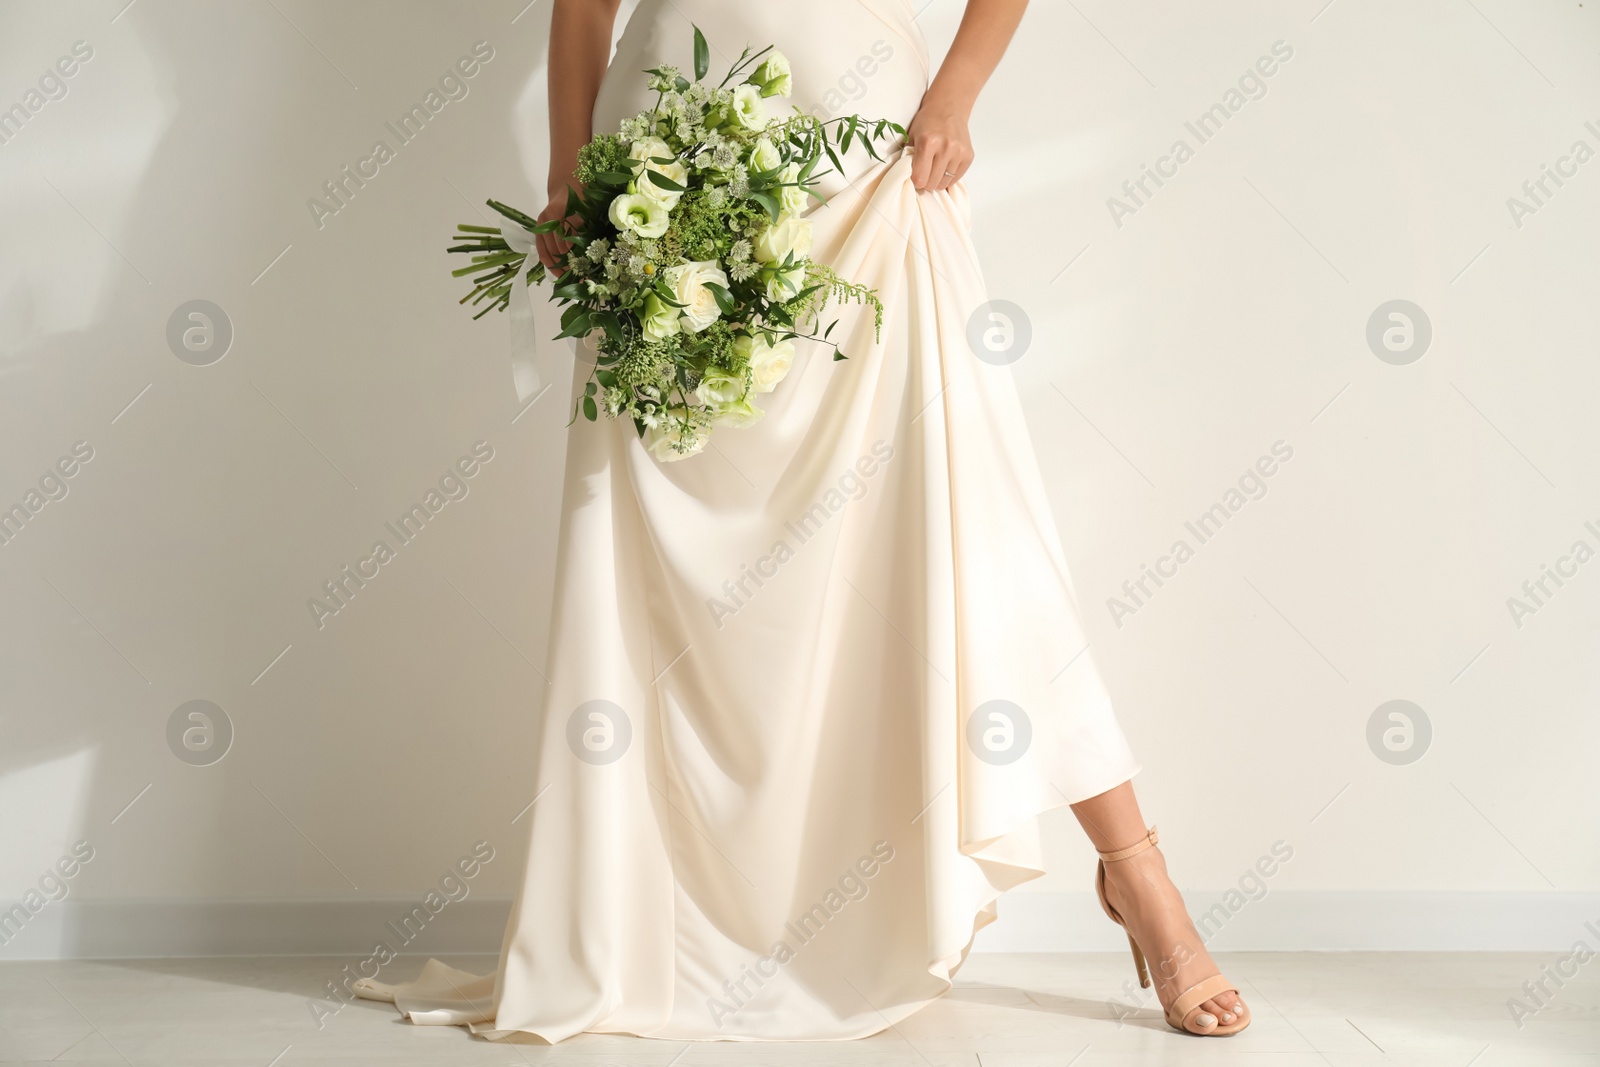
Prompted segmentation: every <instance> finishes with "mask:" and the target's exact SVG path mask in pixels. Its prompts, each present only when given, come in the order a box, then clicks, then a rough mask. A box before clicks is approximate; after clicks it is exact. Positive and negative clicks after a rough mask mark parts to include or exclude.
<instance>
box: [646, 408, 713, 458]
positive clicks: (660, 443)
mask: <svg viewBox="0 0 1600 1067" xmlns="http://www.w3.org/2000/svg"><path fill="white" fill-rule="evenodd" d="M686 418H687V413H686V412H685V411H684V410H683V409H682V408H675V409H673V411H671V412H670V413H669V414H668V415H667V417H666V418H664V419H662V420H661V421H660V422H658V423H657V424H656V425H654V426H651V427H650V428H648V429H647V430H646V431H645V435H644V446H645V448H646V449H648V450H649V452H650V454H651V455H652V456H654V457H655V458H656V459H657V460H658V461H660V462H662V463H671V462H673V461H675V460H680V459H688V458H689V457H690V456H692V455H694V454H695V453H696V452H698V451H700V450H701V449H702V448H704V447H705V446H706V437H705V434H703V433H699V432H697V431H696V430H695V428H694V427H693V426H692V425H686Z"/></svg>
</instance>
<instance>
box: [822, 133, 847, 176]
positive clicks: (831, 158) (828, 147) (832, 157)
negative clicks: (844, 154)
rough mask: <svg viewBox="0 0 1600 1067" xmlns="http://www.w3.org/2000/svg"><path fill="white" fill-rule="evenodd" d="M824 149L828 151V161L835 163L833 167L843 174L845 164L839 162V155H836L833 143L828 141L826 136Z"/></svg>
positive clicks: (823, 141) (823, 142)
mask: <svg viewBox="0 0 1600 1067" xmlns="http://www.w3.org/2000/svg"><path fill="white" fill-rule="evenodd" d="M822 150H823V151H824V152H826V153H828V161H829V162H830V163H832V164H833V169H834V170H836V171H838V172H839V173H840V174H841V175H842V174H843V173H844V165H843V164H842V163H840V162H839V157H838V156H836V155H834V152H833V145H831V144H829V143H828V139H827V138H826V137H824V138H823V139H822Z"/></svg>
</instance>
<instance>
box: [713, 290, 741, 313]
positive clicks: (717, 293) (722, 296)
mask: <svg viewBox="0 0 1600 1067" xmlns="http://www.w3.org/2000/svg"><path fill="white" fill-rule="evenodd" d="M706 288H707V289H710V290H711V295H712V296H714V297H716V298H717V307H718V308H719V309H720V310H721V311H722V313H723V314H724V315H732V314H733V312H734V309H735V308H737V307H738V304H737V303H736V302H735V301H734V299H733V294H732V293H730V292H728V290H727V289H725V288H724V287H722V286H720V285H718V284H717V283H716V282H707V283H706Z"/></svg>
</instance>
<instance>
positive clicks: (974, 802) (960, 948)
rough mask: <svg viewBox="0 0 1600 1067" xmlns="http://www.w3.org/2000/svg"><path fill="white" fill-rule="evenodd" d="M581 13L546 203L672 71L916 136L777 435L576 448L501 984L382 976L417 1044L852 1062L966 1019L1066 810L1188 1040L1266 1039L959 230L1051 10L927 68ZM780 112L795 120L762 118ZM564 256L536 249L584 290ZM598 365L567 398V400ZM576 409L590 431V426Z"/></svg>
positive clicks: (878, 36) (663, 11)
mask: <svg viewBox="0 0 1600 1067" xmlns="http://www.w3.org/2000/svg"><path fill="white" fill-rule="evenodd" d="M618 2H619V0H554V10H553V16H552V24H551V38H550V42H551V43H550V64H549V74H550V137H551V169H550V186H549V192H550V206H549V207H547V208H546V209H545V211H544V213H543V214H542V215H541V220H547V219H557V218H560V217H561V216H562V215H563V213H564V210H565V203H566V186H567V185H568V184H571V183H574V182H575V179H574V178H573V177H572V175H573V171H574V166H575V162H576V157H577V151H578V148H579V147H580V146H581V145H583V144H584V143H586V142H587V141H588V140H589V139H590V138H591V137H592V136H593V135H595V134H596V133H600V132H613V131H615V130H616V129H617V126H618V123H619V122H620V121H621V120H622V119H624V118H626V117H629V116H632V115H634V114H635V113H637V112H639V111H641V110H644V109H646V108H648V107H649V106H650V105H651V104H652V103H653V100H652V96H653V94H651V93H649V92H648V91H647V89H646V85H645V83H646V75H644V74H643V73H641V72H642V71H643V70H644V69H645V68H648V67H655V66H658V65H661V64H672V65H675V66H677V67H678V68H679V69H680V70H692V69H693V63H692V57H691V54H690V53H691V41H692V34H693V26H694V25H698V26H699V27H700V29H701V30H702V31H703V32H704V34H705V37H706V38H707V40H708V42H709V45H710V49H711V61H712V69H713V71H716V70H718V69H726V68H727V67H728V66H729V65H730V64H731V63H732V62H733V60H734V59H735V58H736V57H738V56H739V54H740V52H741V51H742V50H743V49H744V48H745V46H746V45H749V46H750V47H751V48H752V49H759V48H761V47H764V46H766V45H768V44H771V45H773V46H775V47H776V48H777V49H778V50H780V51H781V52H783V53H784V54H786V55H787V56H788V58H789V60H790V63H791V67H792V71H793V75H792V90H793V91H792V95H791V97H790V101H791V104H792V106H793V107H794V108H796V109H798V110H802V111H805V112H809V113H815V114H818V115H820V116H821V117H823V118H829V117H832V116H833V115H834V114H837V113H840V112H842V111H844V110H848V111H850V112H857V113H860V114H862V115H864V116H866V117H869V118H890V119H893V120H895V121H896V122H899V123H900V124H901V125H903V126H905V127H906V129H907V135H906V138H905V139H904V143H903V144H899V143H897V144H895V145H893V146H891V148H890V150H889V151H888V152H887V153H886V154H885V155H884V159H883V160H882V161H881V162H877V161H874V160H872V159H870V158H869V157H868V156H867V155H866V154H865V153H864V152H863V151H862V150H861V149H860V148H859V147H857V148H854V149H852V151H851V153H849V154H848V155H847V156H846V157H845V159H844V160H843V162H844V164H845V167H844V170H845V173H844V174H842V175H841V174H837V173H832V174H829V175H828V176H827V177H826V178H825V179H824V180H823V183H822V185H821V186H820V187H819V190H818V191H819V192H821V193H822V194H823V196H824V197H825V200H824V201H822V202H816V203H815V204H814V206H812V207H811V208H810V209H809V210H808V211H807V217H808V218H809V219H810V220H811V222H812V224H813V232H814V244H813V248H812V256H813V258H814V259H816V260H817V261H819V262H824V263H828V264H829V265H831V266H832V267H834V268H835V269H836V270H838V271H839V273H840V274H842V275H844V276H845V277H847V278H849V279H851V280H852V281H855V282H860V283H863V284H865V285H868V286H871V287H873V288H875V289H876V290H877V292H878V295H879V298H880V299H881V301H882V303H883V305H884V308H885V314H884V321H883V327H882V333H881V335H880V337H879V338H877V339H875V338H874V331H873V323H872V315H871V313H870V311H868V312H867V313H865V314H862V313H861V309H860V308H858V307H857V306H854V305H849V306H846V307H844V308H842V309H839V311H840V314H841V321H840V323H839V330H838V331H837V333H836V336H835V337H834V338H833V339H834V340H835V341H838V342H841V346H842V347H843V348H844V349H845V351H846V352H847V353H848V354H849V356H850V358H849V359H848V360H846V361H843V362H834V361H833V360H832V359H831V358H829V357H830V355H831V349H827V348H824V347H822V346H820V345H811V346H805V345H802V346H801V347H800V348H799V349H798V350H797V352H796V354H795V357H794V364H793V368H792V370H791V372H790V374H789V376H788V377H787V378H786V379H785V380H784V381H783V383H782V384H781V385H780V386H779V387H778V388H777V389H776V390H775V391H773V392H771V393H768V394H765V395H764V400H765V401H766V414H765V416H764V418H762V419H761V421H760V422H758V423H756V424H755V425H753V426H751V427H749V428H746V429H740V430H738V431H736V432H730V433H726V434H718V435H716V437H715V440H714V441H713V442H712V443H711V444H710V446H709V447H707V448H706V449H705V451H703V452H702V453H700V454H698V455H695V456H693V457H690V458H687V459H685V460H682V461H679V462H670V463H668V462H662V461H661V460H660V459H658V458H657V456H656V455H655V454H654V453H653V452H652V450H651V449H650V448H649V447H648V445H649V441H648V439H645V440H641V439H640V438H639V437H638V435H637V434H636V433H635V431H634V428H633V426H632V425H631V424H630V423H629V421H628V420H626V419H615V420H601V421H600V422H598V423H590V422H587V421H586V420H583V419H578V420H576V421H575V422H574V423H573V426H572V429H571V431H570V435H569V438H568V446H567V460H566V475H565V479H566V480H565V488H564V491H563V499H562V505H561V534H560V543H559V549H558V577H557V586H556V594H555V601H554V606H553V613H554V615H553V619H552V626H551V638H550V648H549V664H550V674H549V686H548V688H547V689H546V691H545V693H544V694H543V711H542V715H543V719H542V725H541V729H540V735H541V744H540V747H539V750H538V752H537V753H536V754H534V757H533V765H534V769H535V778H536V781H535V784H534V789H535V790H536V791H537V798H538V799H537V800H536V801H535V803H534V804H533V806H532V808H531V809H530V810H529V812H528V822H529V823H530V824H531V826H530V832H531V843H530V848H529V853H528V862H527V869H526V872H525V876H524V879H523V884H522V887H521V890H520V892H519V894H518V896H517V897H516V899H515V902H514V907H513V910H512V913H511V919H510V922H509V924H508V926H507V929H506V934H505V940H504V943H503V945H502V948H501V953H500V961H499V966H498V968H497V971H496V973H495V974H492V975H485V976H475V975H471V974H467V973H464V972H462V971H458V970H455V969H453V968H450V967H447V966H444V965H443V964H441V963H439V962H438V961H436V960H431V961H429V963H428V965H427V966H426V967H425V968H424V970H423V972H422V974H421V976H420V977H419V978H418V979H417V980H415V981H413V982H407V983H401V984H398V985H389V984H385V983H380V982H376V981H370V980H363V981H361V982H359V983H357V991H358V992H359V993H360V994H361V995H363V996H367V997H370V998H374V999H384V1000H393V1001H394V1002H395V1003H396V1005H397V1007H398V1008H399V1009H400V1011H401V1012H402V1013H404V1014H405V1015H406V1016H407V1017H408V1018H410V1019H411V1020H412V1021H414V1022H418V1023H447V1024H459V1025H465V1026H468V1027H469V1028H470V1029H471V1030H472V1031H473V1032H474V1033H478V1034H482V1035H484V1036H487V1037H491V1038H497V1037H498V1038H503V1037H508V1036H511V1035H513V1034H515V1033H518V1032H525V1033H530V1034H535V1035H538V1036H539V1037H542V1038H544V1039H546V1040H549V1041H560V1040H562V1039H564V1038H567V1037H570V1036H572V1035H574V1034H578V1033H583V1032H599V1033H624V1034H635V1035H639V1036H643V1037H655V1038H670V1039H675V1040H714V1039H732V1040H806V1039H845V1038H856V1037H863V1036H866V1035H869V1034H874V1033H877V1032H878V1031H880V1030H882V1029H884V1028H886V1027H888V1026H891V1025H893V1024H894V1023H896V1022H898V1021H899V1020H900V1019H902V1018H904V1017H906V1016H907V1015H910V1014H911V1013H912V1012H915V1011H916V1010H918V1009H919V1008H921V1007H923V1006H924V1005H926V1004H927V1003H929V1002H930V1001H932V1000H933V999H935V998H937V997H938V996H940V995H941V994H942V993H944V992H945V991H947V990H948V989H949V988H950V987H951V984H952V978H953V976H954V974H955V972H956V971H957V969H958V968H959V967H960V966H961V964H962V962H963V961H964V960H965V958H966V955H967V952H968V951H969V949H970V948H971V946H972V940H973V937H974V935H975V934H976V932H977V931H978V930H979V929H981V928H982V927H983V926H985V925H986V924H988V923H990V922H992V921H993V920H994V918H995V915H996V910H995V906H996V901H997V899H998V898H999V897H1000V896H1001V894H1003V893H1004V892H1005V891H1006V890H1008V889H1010V888H1012V887H1014V886H1016V885H1018V884H1020V883H1022V882H1025V881H1027V880H1029V879H1031V878H1035V877H1037V876H1039V875H1040V874H1042V873H1043V866H1042V861H1041V855H1040V852H1041V850H1040V845H1039V840H1038V830H1037V820H1038V817H1039V815H1040V814H1042V813H1043V812H1045V811H1048V810H1051V809H1054V808H1059V807H1062V806H1064V805H1071V807H1072V810H1073V812H1074V814H1076V816H1077V818H1078V821H1079V822H1080V824H1081V825H1082V827H1083V829H1084V832H1085V833H1086V834H1087V835H1088V837H1089V839H1090V840H1091V841H1092V842H1093V843H1094V846H1095V848H1096V849H1097V850H1099V852H1100V854H1101V860H1102V862H1101V864H1100V866H1099V868H1098V871H1097V877H1096V888H1097V890H1098V893H1099V896H1100V900H1101V903H1102V904H1103V906H1104V908H1105V911H1106V913H1107V914H1108V915H1109V916H1110V917H1111V918H1112V919H1113V920H1114V921H1116V922H1118V923H1120V924H1122V925H1124V926H1125V927H1126V928H1127V933H1128V939H1129V944H1130V947H1131V948H1132V954H1133V957H1134V963H1135V966H1136V969H1137V971H1138V974H1139V977H1140V979H1141V984H1145V985H1149V984H1151V983H1152V982H1153V984H1154V987H1155V991H1156V994H1157V996H1158V997H1159V998H1160V1001H1161V1004H1162V1007H1163V1008H1164V1009H1165V1014H1166V1017H1167V1021H1168V1022H1169V1023H1170V1024H1171V1025H1172V1026H1174V1027H1176V1028H1178V1029H1180V1030H1183V1031H1186V1032H1188V1033H1193V1034H1205V1035H1221V1034H1231V1033H1235V1032H1237V1031H1239V1030H1241V1029H1243V1028H1244V1027H1245V1026H1246V1025H1247V1024H1248V1023H1249V1021H1250V1014H1249V1010H1248V1008H1247V1007H1246V1006H1245V1005H1244V1003H1243V1002H1242V1001H1241V1000H1240V998H1239V996H1238V993H1237V992H1236V990H1235V989H1234V987H1233V986H1232V985H1231V984H1230V983H1229V982H1228V981H1227V979H1225V978H1223V977H1221V976H1220V975H1219V974H1218V971H1217V968H1216V966H1215V964H1213V963H1212V961H1211V958H1210V956H1209V955H1208V954H1207V953H1206V950H1205V948H1204V946H1203V944H1202V942H1201V939H1200V937H1199V935H1198V934H1197V933H1196V931H1195V928H1194V926H1193V925H1192V924H1191V922H1190V921H1189V918H1188V916H1187V914H1186V912H1185V909H1184V906H1183V901H1182V899H1181V897H1180V896H1179V894H1178V891H1177V889H1176V888H1175V887H1174V886H1173V884H1172V882H1171V881H1170V880H1169V878H1168V877H1167V870H1166V865H1165V862H1164V860H1163V859H1162V856H1161V852H1160V850H1159V849H1158V848H1157V847H1156V840H1157V838H1156V833H1155V831H1154V829H1147V827H1146V825H1145V822H1144V820H1143V817H1142V815H1141V814H1140V811H1139V807H1138V803H1137V802H1136V800H1135V799H1134V793H1133V788H1132V785H1131V784H1130V781H1129V780H1130V779H1131V778H1132V777H1133V775H1134V773H1135V772H1136V771H1137V770H1138V769H1139V768H1138V764H1137V763H1136V762H1135V760H1134V758H1133V755H1132V753H1131V752H1130V751H1129V749H1128V746H1127V743H1126V741H1125V740H1124V738H1123V735H1122V732H1121V730H1120V728H1119V727H1118V725H1117V722H1116V719H1115V716H1114V714H1113V712H1112V708H1111V703H1110V700H1109V698H1108V696H1107V694H1106V692H1105V689H1104V688H1103V686H1102V684H1101V681H1100V678H1099V676H1098V674H1097V673H1096V669H1095V666H1094V663H1093V659H1092V657H1091V656H1090V655H1088V654H1087V653H1086V652H1085V647H1086V644H1087V642H1086V640H1085V637H1084V631H1083V629H1082V627H1081V625H1080V623H1079V620H1078V616H1077V613H1076V607H1075V600H1074V596H1073V592H1072V587H1071V584H1070V580H1069V578H1068V575H1067V571H1066V566H1065V562H1064V557H1063V553H1062V550H1061V547H1060V544H1059V542H1058V539H1057V534H1056V530H1055V525H1054V521H1053V519H1052V517H1051V513H1050V509H1049V505H1048V503H1047V501H1046V497H1045V493H1044V489H1043V485H1042V482H1041V479H1040V475H1039V470H1038V466H1037V461H1036V460H1035V458H1034V455H1033V452H1032V448H1031V445H1030V443H1029V440H1028V436H1027V430H1026V427H1025V424H1024V419H1023V414H1022V409H1021V406H1020V404H1019V401H1018V398H1017V394H1016V390H1015V387H1014V385H1013V383H1012V379H1011V372H1010V370H1009V369H1008V368H1007V367H1005V366H1003V365H1001V364H1002V363H1003V360H997V359H996V358H995V355H994V354H993V353H992V352H990V351H988V350H987V349H986V348H985V347H984V345H983V344H982V343H981V339H982V338H983V337H984V331H985V330H987V329H990V328H991V325H992V323H994V322H996V321H999V320H997V319H995V318H994V317H993V314H994V313H993V311H992V309H991V308H990V307H989V306H988V303H987V302H988V297H987V294H986V292H985V290H984V283H983V278H982V275H981V273H980V270H979V266H978V262H977V257H976V254H975V252H974V249H973V245H972V241H971V238H970V235H969V230H970V209H969V204H968V199H967V193H966V189H965V186H964V185H963V184H962V180H961V179H962V176H963V174H964V173H965V172H966V170H967V168H968V166H969V165H970V164H971V162H972V158H973V152H972V144H971V140H970V138H969V136H968V132H967V120H968V116H969V114H970V113H971V111H972V106H973V102H974V100H975V99H976V97H977V94H978V91H979V89H980V88H981V86H982V85H983V84H984V82H985V81H986V80H987V79H988V77H989V75H990V73H991V72H992V71H993V70H994V68H995V66H996V65H997V64H998V62H999V61H1000V58H1001V55H1002V53H1003V52H1004V51H1005V49H1006V47H1007V45H1008V43H1009V42H1010V39H1011V36H1012V34H1013V33H1014V32H1015V29H1016V27H1017V25H1018V23H1019V21H1020V19H1021V17H1022V13H1023V8H1024V6H1025V4H1026V0H968V3H967V5H966V12H965V16H964V18H963V19H962V22H961V27H960V31H959V32H958V34H957V36H956V38H955V41H954V44H953V45H952V46H951V48H950V51H949V54H948V56H947V58H946V59H945V60H944V62H943V63H942V65H941V66H940V68H939V70H938V71H937V73H936V74H934V72H932V71H930V70H929V66H928V56H927V49H926V45H925V43H924V41H923V39H922V34H921V31H920V30H919V29H918V27H917V25H916V22H915V12H914V10H913V8H912V0H640V3H639V4H638V7H637V8H636V9H635V11H634V12H633V14H632V16H631V18H630V19H629V20H628V23H627V26H626V28H625V30H624V32H623V34H622V37H621V40H620V43H619V44H618V46H617V49H616V54H615V56H614V57H613V56H611V55H610V52H611V41H612V33H613V23H614V19H615V16H616V12H617V7H618ZM777 102H778V101H776V100H774V101H773V103H777ZM565 250H566V245H565V243H564V242H563V241H561V240H560V238H559V235H558V234H547V235H542V236H541V237H540V239H539V253H540V258H541V259H542V260H543V262H544V263H545V264H546V265H547V266H549V267H551V268H552V269H556V268H557V267H558V263H557V258H556V257H558V256H559V255H560V254H561V253H563V252H564V251H565ZM588 374H589V368H588V367H587V366H586V365H585V364H584V362H583V361H582V360H581V359H580V360H579V361H578V363H577V366H575V368H574V374H573V377H572V392H571V397H572V398H577V397H579V396H581V395H582V390H583V385H584V383H585V382H586V381H587V379H588ZM568 410H569V411H570V410H571V408H570V406H569V408H568Z"/></svg>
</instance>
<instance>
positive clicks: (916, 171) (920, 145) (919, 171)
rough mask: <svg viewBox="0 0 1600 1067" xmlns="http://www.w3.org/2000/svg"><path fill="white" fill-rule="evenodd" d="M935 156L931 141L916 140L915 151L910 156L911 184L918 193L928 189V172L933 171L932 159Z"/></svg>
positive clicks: (924, 139)
mask: <svg viewBox="0 0 1600 1067" xmlns="http://www.w3.org/2000/svg"><path fill="white" fill-rule="evenodd" d="M937 154H938V153H937V152H936V151H935V149H934V145H933V142H932V141H931V140H929V139H928V138H918V140H917V145H916V151H915V152H914V153H913V154H912V164H911V184H912V185H913V186H915V187H916V188H917V190H918V191H919V192H920V191H921V190H923V189H926V188H927V187H928V179H929V177H930V174H929V172H930V171H931V170H932V169H933V158H934V156H936V155H937Z"/></svg>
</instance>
